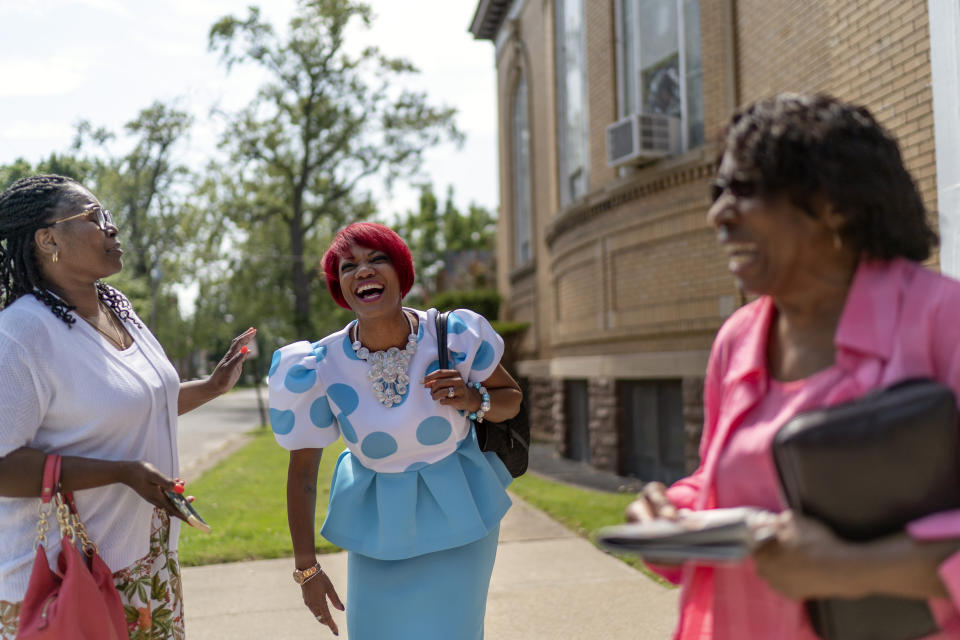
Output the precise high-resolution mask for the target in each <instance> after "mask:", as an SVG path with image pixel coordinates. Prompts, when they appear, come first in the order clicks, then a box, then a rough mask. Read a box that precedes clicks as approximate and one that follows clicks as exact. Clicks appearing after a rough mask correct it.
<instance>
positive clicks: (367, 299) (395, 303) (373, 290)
mask: <svg viewBox="0 0 960 640" xmlns="http://www.w3.org/2000/svg"><path fill="white" fill-rule="evenodd" d="M338 269H339V274H340V289H341V291H342V292H343V298H344V300H346V302H347V304H348V305H350V308H351V309H352V310H353V312H354V313H356V314H357V316H358V317H361V318H374V317H381V316H383V317H386V316H389V315H391V314H396V312H397V310H398V309H400V301H401V300H402V298H403V296H402V294H401V291H400V279H399V277H398V276H397V271H396V269H394V267H393V263H392V262H391V260H390V256H389V255H388V254H387V253H386V252H385V251H381V250H380V249H369V248H367V247H361V246H360V245H356V244H353V245H350V247H349V249H348V250H347V252H346V255H345V256H342V257H341V258H340V265H339V267H338Z"/></svg>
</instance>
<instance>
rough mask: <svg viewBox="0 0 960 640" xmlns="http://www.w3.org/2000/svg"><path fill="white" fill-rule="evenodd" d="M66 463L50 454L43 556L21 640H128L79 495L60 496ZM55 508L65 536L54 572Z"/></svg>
mask: <svg viewBox="0 0 960 640" xmlns="http://www.w3.org/2000/svg"><path fill="white" fill-rule="evenodd" d="M60 461H61V460H60V456H58V455H55V454H51V455H48V456H47V459H46V462H45V463H44V467H43V489H42V493H41V494H40V499H41V503H40V509H39V511H40V521H39V522H38V524H37V555H36V558H35V559H34V561H33V571H32V573H31V574H30V582H29V584H28V585H27V593H26V595H25V596H24V598H23V605H22V606H21V608H20V624H19V629H18V631H17V640H46V639H50V640H53V639H54V638H56V639H57V640H123V639H125V638H127V637H128V634H127V623H126V616H125V615H124V611H123V603H122V602H121V600H120V594H119V593H118V592H117V589H116V587H115V586H114V584H113V574H112V573H111V572H110V568H109V567H107V565H106V563H104V561H103V560H102V559H101V558H100V555H99V554H98V553H97V545H96V544H94V542H93V541H92V540H91V539H90V538H89V537H88V536H87V532H86V529H85V528H84V526H83V523H82V522H81V521H80V517H79V515H77V509H76V506H75V505H74V502H73V494H69V493H68V494H62V493H60V491H59V486H60ZM53 505H55V506H56V517H57V522H58V524H59V526H60V531H61V533H62V535H63V538H62V540H61V550H60V558H59V559H58V561H57V571H56V572H54V571H51V570H50V565H49V563H48V562H47V554H46V550H45V548H44V547H45V544H46V535H45V534H46V532H47V530H48V528H49V525H48V524H47V516H48V515H49V514H50V513H51V511H52V510H53ZM77 542H79V543H80V547H79V548H78V547H77Z"/></svg>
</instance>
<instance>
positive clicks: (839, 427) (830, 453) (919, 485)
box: [773, 379, 960, 640]
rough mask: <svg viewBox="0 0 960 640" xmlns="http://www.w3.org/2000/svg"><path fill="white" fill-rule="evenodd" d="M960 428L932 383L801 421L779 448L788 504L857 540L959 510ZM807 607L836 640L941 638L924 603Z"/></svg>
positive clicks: (917, 382)
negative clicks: (930, 636)
mask: <svg viewBox="0 0 960 640" xmlns="http://www.w3.org/2000/svg"><path fill="white" fill-rule="evenodd" d="M957 424H958V416H957V405H956V399H955V397H954V394H953V392H952V391H951V390H950V389H949V388H947V387H945V386H943V385H942V384H940V383H938V382H935V381H932V380H926V379H914V380H907V381H904V382H901V383H898V384H895V385H893V386H891V387H887V388H885V389H880V390H877V391H874V392H871V393H868V394H866V395H865V396H863V397H862V398H859V399H857V400H854V401H852V402H847V403H844V404H839V405H836V406H833V407H827V408H823V409H816V410H813V411H807V412H803V413H800V414H798V415H796V416H794V417H793V418H791V419H790V420H789V421H788V422H787V423H786V424H784V425H783V426H782V427H781V428H780V429H779V431H777V434H776V436H775V437H774V440H773V457H774V462H775V463H776V467H777V473H778V475H779V476H780V484H781V487H782V489H783V493H784V496H785V498H786V501H787V504H789V505H790V508H792V509H794V510H795V511H797V512H799V513H801V514H803V515H805V516H810V517H813V518H815V519H817V520H819V521H820V522H822V523H824V524H826V525H827V526H829V527H830V528H831V529H832V530H833V531H834V533H836V534H837V535H839V536H840V537H842V538H845V539H847V540H852V541H866V540H871V539H874V538H879V537H881V536H885V535H889V534H892V533H897V532H899V531H902V530H903V528H904V527H905V525H906V524H907V523H909V522H910V521H911V520H915V519H917V518H920V517H922V516H925V515H929V514H931V513H936V512H938V511H946V510H949V509H955V508H957V507H960V433H958V430H957ZM806 608H807V613H808V615H809V616H810V622H811V625H812V626H813V628H814V630H815V631H816V632H817V634H818V635H820V637H822V638H826V639H827V640H907V639H910V638H920V637H923V636H926V635H929V634H932V633H935V632H936V631H937V629H938V627H937V624H936V621H935V620H934V618H933V615H932V613H931V612H930V608H929V606H928V605H927V602H926V600H921V599H910V598H897V597H888V596H869V597H866V598H857V599H842V598H825V599H817V600H808V601H807V602H806Z"/></svg>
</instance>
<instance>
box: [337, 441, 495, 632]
mask: <svg viewBox="0 0 960 640" xmlns="http://www.w3.org/2000/svg"><path fill="white" fill-rule="evenodd" d="M511 480H512V478H511V477H510V474H509V473H508V472H507V470H506V467H504V466H503V463H502V462H501V461H500V460H499V459H498V458H497V456H496V455H495V454H493V453H489V452H481V451H480V448H479V447H478V446H477V438H476V434H475V433H474V431H473V429H471V430H470V432H469V434H468V435H467V437H465V438H464V439H463V440H462V441H461V442H460V443H459V444H458V446H457V449H456V451H454V452H453V453H451V454H450V455H449V456H447V457H445V458H443V459H442V460H438V461H436V462H433V463H431V464H429V465H425V466H424V467H422V468H419V469H416V470H410V471H404V472H401V473H378V472H375V471H373V470H371V469H369V468H367V467H365V466H364V465H362V464H360V462H359V461H358V460H357V459H356V458H355V457H354V456H352V455H351V454H350V452H349V451H344V452H343V453H342V454H341V456H340V458H339V459H338V460H337V466H336V469H335V470H334V473H333V480H332V482H331V486H330V504H329V509H328V511H327V518H326V520H325V521H324V524H323V528H322V530H321V534H322V535H323V537H325V538H326V539H327V540H329V541H330V542H332V543H334V544H335V545H337V546H339V547H341V548H343V549H346V550H347V551H349V552H350V553H349V559H348V569H347V603H346V604H347V627H348V632H349V635H350V640H408V639H409V640H480V639H482V638H483V617H484V612H485V609H486V604H487V588H488V587H489V585H490V574H491V573H492V571H493V562H494V560H495V558H496V555H497V539H498V537H499V533H500V519H501V518H502V517H503V516H504V514H505V513H506V512H507V509H509V508H510V498H509V497H508V496H507V492H506V487H507V485H509V484H510V482H511Z"/></svg>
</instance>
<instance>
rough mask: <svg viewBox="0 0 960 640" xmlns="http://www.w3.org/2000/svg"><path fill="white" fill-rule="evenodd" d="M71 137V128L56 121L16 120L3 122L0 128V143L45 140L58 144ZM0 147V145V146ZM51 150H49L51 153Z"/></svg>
mask: <svg viewBox="0 0 960 640" xmlns="http://www.w3.org/2000/svg"><path fill="white" fill-rule="evenodd" d="M72 135H73V127H72V126H70V125H69V124H65V123H63V122H58V121H47V122H44V121H38V120H17V121H14V122H4V123H3V127H2V128H0V141H3V142H7V141H18V140H46V141H47V142H48V143H51V142H55V143H58V144H59V142H60V141H61V140H63V139H69V138H70V136H72ZM0 146H2V144H0ZM52 150H53V149H51V151H52Z"/></svg>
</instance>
